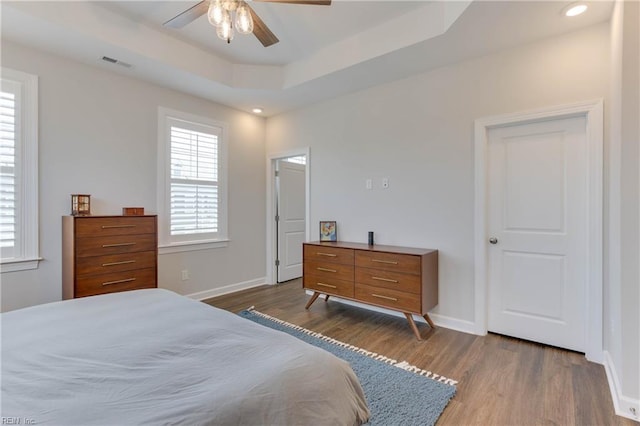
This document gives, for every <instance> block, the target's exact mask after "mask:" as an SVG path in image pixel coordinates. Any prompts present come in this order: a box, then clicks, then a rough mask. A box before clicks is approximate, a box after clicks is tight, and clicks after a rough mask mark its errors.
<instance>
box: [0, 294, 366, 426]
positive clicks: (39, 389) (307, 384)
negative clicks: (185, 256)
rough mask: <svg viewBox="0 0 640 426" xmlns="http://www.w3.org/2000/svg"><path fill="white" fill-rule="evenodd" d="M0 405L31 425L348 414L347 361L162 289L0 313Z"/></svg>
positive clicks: (352, 385)
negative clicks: (0, 390)
mask: <svg viewBox="0 0 640 426" xmlns="http://www.w3.org/2000/svg"><path fill="white" fill-rule="evenodd" d="M1 321H2V416H3V417H5V418H6V417H12V418H19V419H21V422H22V423H21V424H25V423H26V422H28V421H33V422H34V423H35V424H37V425H42V424H55V425H70V426H71V425H90V424H101V425H129V424H153V425H157V424H187V425H204V424H215V425H227V424H247V425H283V424H308V425H320V424H326V425H339V424H344V425H352V424H359V423H361V422H364V421H366V420H367V419H368V416H369V411H368V409H367V406H366V402H365V399H364V394H363V392H362V388H361V387H360V384H359V382H358V380H357V378H356V376H355V375H354V373H353V371H352V370H351V368H350V367H349V364H348V363H346V362H344V361H342V360H341V359H339V358H337V357H335V356H333V355H331V354H329V353H328V352H326V351H323V350H321V349H318V348H316V347H314V346H311V345H308V344H306V343H304V342H301V341H300V340H298V339H296V338H294V337H292V336H289V335H288V334H285V333H281V332H278V331H275V330H272V329H269V328H266V327H263V326H261V325H258V324H255V323H253V322H251V321H248V320H245V319H243V318H240V317H238V316H237V315H234V314H232V313H229V312H226V311H223V310H220V309H216V308H213V307H211V306H208V305H205V304H203V303H200V302H196V301H194V300H190V299H188V298H186V297H183V296H178V295H177V294H175V293H172V292H170V291H166V290H159V289H152V290H138V291H130V292H124V293H116V294H110V295H104V296H95V297H88V298H84V299H75V300H68V301H63V302H56V303H50V304H47V305H40V306H35V307H31V308H26V309H21V310H18V311H13V312H8V313H5V314H2V320H1Z"/></svg>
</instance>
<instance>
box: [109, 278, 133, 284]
mask: <svg viewBox="0 0 640 426" xmlns="http://www.w3.org/2000/svg"><path fill="white" fill-rule="evenodd" d="M135 280H136V279H135V278H126V279H124V280H115V281H107V282H106V283H102V285H114V284H122V283H129V282H131V281H135Z"/></svg>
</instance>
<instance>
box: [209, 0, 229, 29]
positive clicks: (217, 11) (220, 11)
mask: <svg viewBox="0 0 640 426" xmlns="http://www.w3.org/2000/svg"><path fill="white" fill-rule="evenodd" d="M224 13H225V9H224V8H223V7H222V1H221V0H212V1H211V3H209V10H208V11H207V19H209V23H210V24H211V25H213V26H214V27H219V26H220V24H222V20H223V19H224Z"/></svg>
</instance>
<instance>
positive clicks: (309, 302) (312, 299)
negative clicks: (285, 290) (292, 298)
mask: <svg viewBox="0 0 640 426" xmlns="http://www.w3.org/2000/svg"><path fill="white" fill-rule="evenodd" d="M318 296H320V293H318V292H317V291H314V292H313V296H311V299H309V301H308V302H307V306H305V307H304V308H305V309H309V307H310V306H311V305H313V302H315V301H316V299H317V298H318Z"/></svg>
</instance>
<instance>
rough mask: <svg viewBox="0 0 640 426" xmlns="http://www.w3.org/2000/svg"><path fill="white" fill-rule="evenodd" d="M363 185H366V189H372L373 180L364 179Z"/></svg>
mask: <svg viewBox="0 0 640 426" xmlns="http://www.w3.org/2000/svg"><path fill="white" fill-rule="evenodd" d="M365 187H366V188H367V189H373V181H372V180H371V179H367V180H366V181H365Z"/></svg>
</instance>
